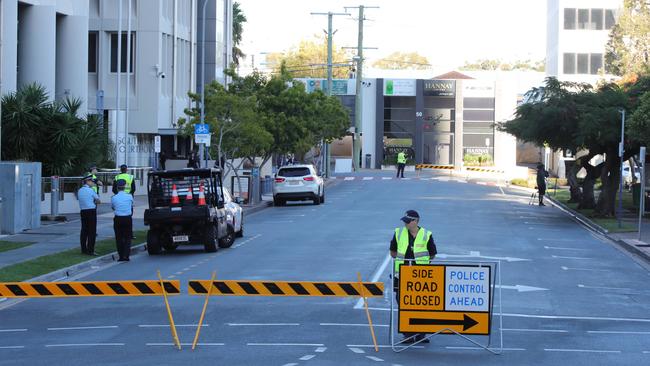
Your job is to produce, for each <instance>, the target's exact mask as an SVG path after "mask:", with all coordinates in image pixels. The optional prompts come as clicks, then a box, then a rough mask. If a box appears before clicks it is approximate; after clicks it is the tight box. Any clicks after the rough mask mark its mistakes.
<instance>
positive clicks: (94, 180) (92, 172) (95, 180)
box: [82, 164, 104, 194]
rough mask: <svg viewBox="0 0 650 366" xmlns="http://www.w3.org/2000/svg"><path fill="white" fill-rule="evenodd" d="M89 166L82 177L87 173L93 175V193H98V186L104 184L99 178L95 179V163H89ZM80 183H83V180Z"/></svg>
mask: <svg viewBox="0 0 650 366" xmlns="http://www.w3.org/2000/svg"><path fill="white" fill-rule="evenodd" d="M89 168H90V169H89V170H88V172H87V173H86V174H84V177H87V176H89V175H90V176H92V177H93V183H95V184H94V185H93V187H92V188H93V190H94V191H95V193H97V194H99V187H101V186H103V185H104V184H103V183H102V181H101V180H99V179H97V165H95V164H92V165H90V167H89ZM82 183H85V182H82Z"/></svg>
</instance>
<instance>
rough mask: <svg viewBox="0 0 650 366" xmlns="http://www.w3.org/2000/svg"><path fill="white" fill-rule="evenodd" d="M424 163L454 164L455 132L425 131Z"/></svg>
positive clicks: (423, 136)
mask: <svg viewBox="0 0 650 366" xmlns="http://www.w3.org/2000/svg"><path fill="white" fill-rule="evenodd" d="M422 145H423V146H422V151H423V163H424V164H435V165H454V134H453V133H439V132H424V133H423V135H422Z"/></svg>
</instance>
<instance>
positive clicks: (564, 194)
mask: <svg viewBox="0 0 650 366" xmlns="http://www.w3.org/2000/svg"><path fill="white" fill-rule="evenodd" d="M546 193H548V194H549V196H551V197H553V198H555V199H556V200H558V201H559V202H561V203H562V204H564V205H565V206H567V207H568V208H570V209H572V210H573V211H575V212H578V213H580V214H582V215H584V216H586V217H587V218H588V219H589V220H591V221H592V222H593V223H594V224H596V225H598V226H600V227H602V228H603V229H605V230H607V231H608V232H610V233H625V232H631V231H637V229H638V228H637V226H636V225H632V224H629V223H626V222H623V223H622V225H621V227H620V228H619V227H618V220H617V219H616V218H601V217H594V210H593V209H582V210H578V204H577V203H568V202H567V201H568V200H569V199H570V198H571V193H570V192H569V190H568V189H558V190H557V192H556V193H555V192H553V191H548V190H547V191H546ZM623 208H625V209H634V205H633V203H632V193H631V192H625V191H624V192H623Z"/></svg>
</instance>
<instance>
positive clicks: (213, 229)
mask: <svg viewBox="0 0 650 366" xmlns="http://www.w3.org/2000/svg"><path fill="white" fill-rule="evenodd" d="M203 235H204V239H203V247H204V248H205V251H206V252H208V253H214V252H216V251H217V226H216V225H215V224H214V223H211V222H209V223H208V224H207V225H206V226H205V232H204V233H203Z"/></svg>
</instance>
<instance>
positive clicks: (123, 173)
mask: <svg viewBox="0 0 650 366" xmlns="http://www.w3.org/2000/svg"><path fill="white" fill-rule="evenodd" d="M128 170H129V167H128V166H127V165H126V164H122V165H120V174H118V175H116V176H115V179H114V180H113V194H117V193H118V189H117V181H118V180H120V179H123V180H124V181H125V182H126V186H125V188H124V192H126V193H127V194H130V195H131V196H133V195H134V194H135V178H134V177H133V176H132V175H131V174H129V173H127V172H128Z"/></svg>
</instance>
